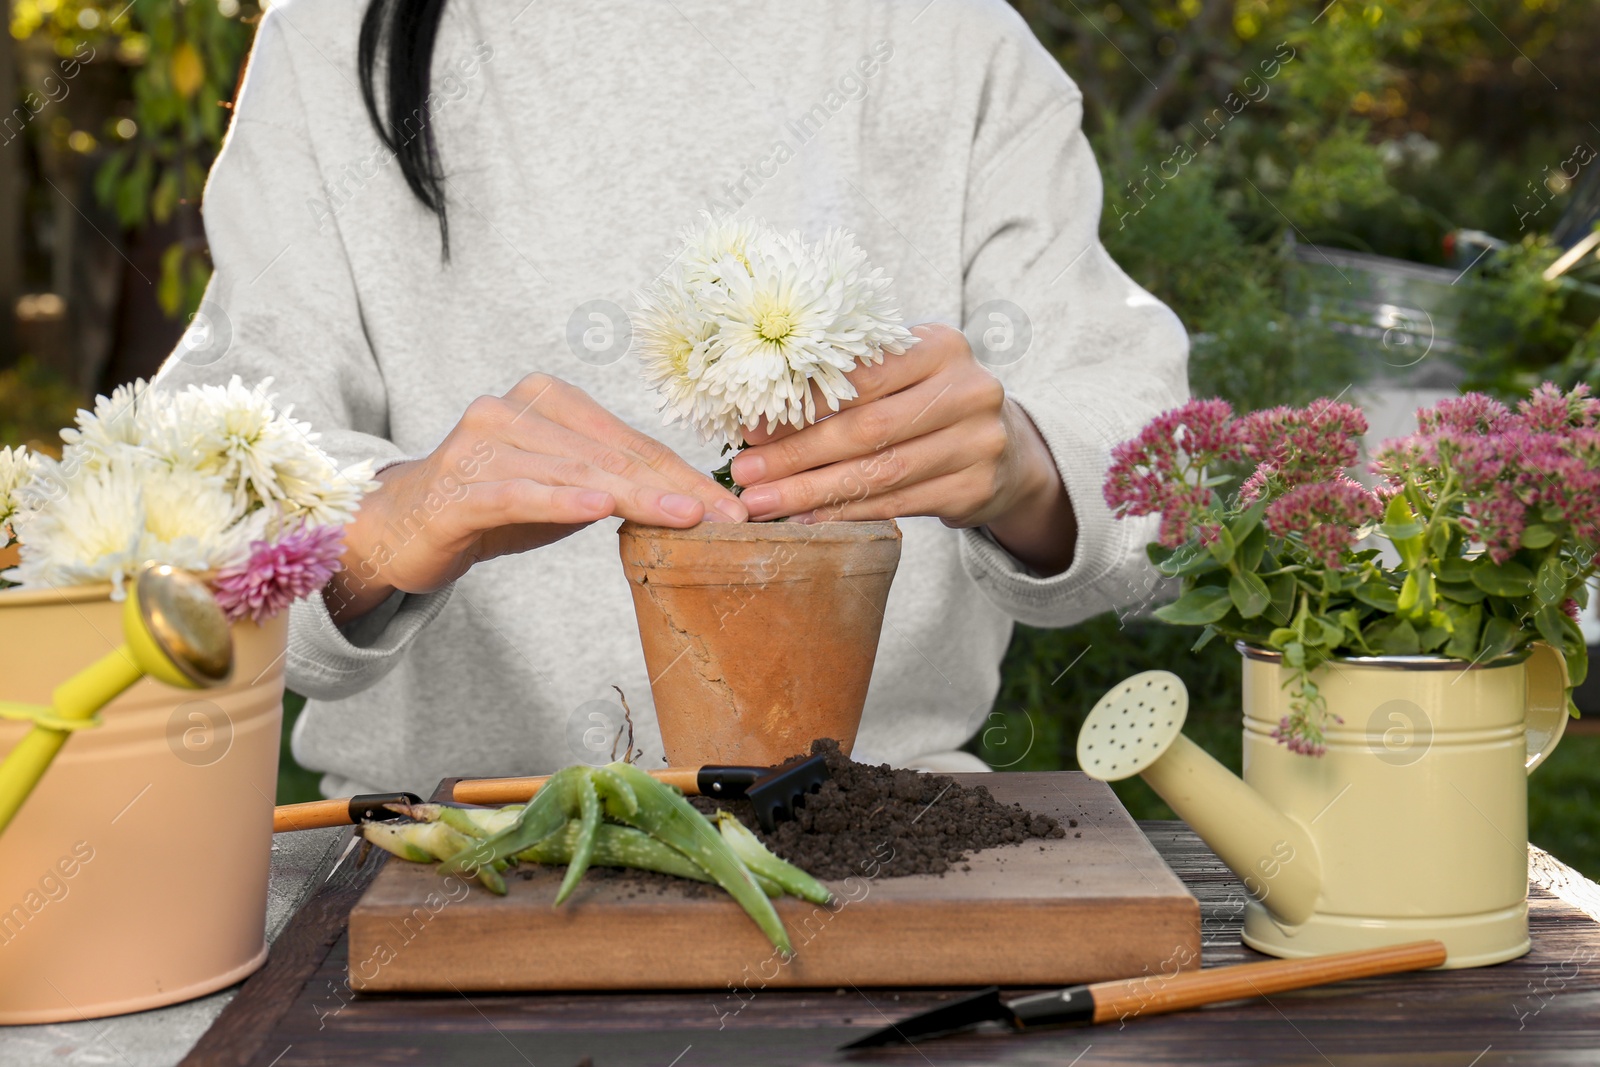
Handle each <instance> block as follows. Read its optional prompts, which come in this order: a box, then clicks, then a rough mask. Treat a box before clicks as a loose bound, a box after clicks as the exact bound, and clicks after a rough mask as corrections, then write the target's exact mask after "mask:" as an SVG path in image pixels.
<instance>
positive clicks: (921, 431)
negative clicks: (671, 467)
mask: <svg viewBox="0 0 1600 1067" xmlns="http://www.w3.org/2000/svg"><path fill="white" fill-rule="evenodd" d="M912 332H913V333H915V334H916V335H917V336H918V337H920V338H922V341H921V342H920V343H919V344H917V345H915V346H914V347H912V348H911V350H910V351H908V352H907V353H906V354H904V355H901V356H889V357H887V358H886V359H885V360H884V361H883V362H882V363H880V364H878V365H876V366H865V367H858V368H856V369H855V370H854V371H852V372H851V373H850V374H849V375H848V377H849V378H850V381H851V382H852V383H853V384H854V385H855V387H856V389H857V391H858V393H859V396H858V397H857V398H856V399H855V400H852V401H846V402H845V403H844V404H843V405H842V410H840V412H839V413H838V414H836V415H833V416H832V417H830V418H827V419H824V420H823V421H821V422H818V423H815V424H814V425H811V426H807V427H805V428H804V429H802V430H794V429H792V428H790V427H781V428H780V429H779V431H778V432H777V433H775V434H768V433H765V432H762V431H756V432H752V433H747V434H746V435H745V437H746V440H747V441H748V442H749V443H750V445H751V446H752V447H749V448H746V449H744V450H743V451H742V452H740V453H739V454H738V456H736V457H735V458H734V460H733V478H734V480H735V481H736V482H738V483H739V484H740V485H741V486H744V487H745V490H744V494H743V495H742V496H741V497H740V499H741V500H742V501H743V502H744V505H745V506H746V507H747V508H749V509H750V518H751V519H752V520H756V521H759V520H763V519H775V518H779V517H780V516H793V517H794V518H795V519H796V520H797V521H802V522H816V521H827V520H860V519H885V518H896V517H899V516H904V515H936V516H938V517H939V518H940V519H942V520H943V521H944V523H945V525H946V526H954V527H969V526H987V527H988V529H989V532H990V533H991V534H993V535H994V537H995V539H996V540H998V541H999V542H1000V543H1001V544H1002V545H1004V546H1005V547H1006V549H1007V550H1008V551H1010V552H1011V553H1012V554H1013V555H1015V556H1016V557H1018V558H1019V559H1021V560H1022V561H1023V562H1025V563H1027V564H1028V565H1029V566H1030V567H1032V568H1033V569H1034V570H1036V571H1038V572H1040V573H1042V574H1056V573H1060V572H1061V571H1063V570H1065V569H1066V568H1067V567H1068V566H1069V565H1070V564H1071V563H1072V555H1073V547H1074V544H1075V542H1076V540H1077V523H1076V520H1075V518H1074V516H1073V512H1072V504H1071V502H1070V501H1069V500H1068V499H1067V492H1066V489H1065V488H1064V487H1063V486H1062V483H1061V476H1060V474H1059V473H1058V472H1057V471H1056V466H1055V461H1054V460H1053V459H1051V457H1050V452H1049V449H1048V448H1046V447H1045V443H1044V439H1043V438H1041V437H1040V436H1039V431H1038V430H1037V429H1035V428H1034V425H1033V421H1032V420H1031V419H1029V418H1028V416H1027V413H1026V412H1024V411H1023V410H1022V408H1020V407H1019V406H1017V404H1016V403H1015V402H1013V401H1011V400H1009V399H1007V398H1006V393H1005V387H1004V386H1003V385H1001V384H1000V381H999V379H997V378H996V377H995V376H994V375H993V374H990V373H989V371H988V369H987V368H985V367H984V366H983V365H982V364H980V363H979V362H978V361H977V359H976V358H975V357H974V356H973V354H972V349H971V347H970V346H969V345H968V344H967V339H966V337H964V336H963V335H962V334H961V332H960V331H959V330H955V329H952V328H950V327H948V326H938V325H930V326H918V327H917V328H916V329H914V330H913V331H912ZM820 406H821V405H820V403H819V407H820Z"/></svg>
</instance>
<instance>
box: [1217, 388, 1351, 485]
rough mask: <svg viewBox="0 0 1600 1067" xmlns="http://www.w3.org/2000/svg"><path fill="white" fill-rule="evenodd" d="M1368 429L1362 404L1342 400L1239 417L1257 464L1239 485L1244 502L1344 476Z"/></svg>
mask: <svg viewBox="0 0 1600 1067" xmlns="http://www.w3.org/2000/svg"><path fill="white" fill-rule="evenodd" d="M1366 432H1367V417H1366V416H1365V415H1363V414H1362V413H1361V409H1360V408H1356V407H1352V406H1351V405H1349V404H1345V403H1341V402H1340V401H1337V400H1326V399H1324V400H1316V401H1313V402H1312V403H1310V404H1308V405H1307V406H1305V407H1303V408H1288V407H1277V408H1267V409H1266V410H1264V411H1256V412H1252V413H1250V414H1249V415H1246V416H1245V417H1244V418H1242V419H1240V420H1239V437H1240V440H1241V442H1242V443H1243V445H1244V450H1245V454H1246V455H1247V456H1249V457H1250V458H1251V459H1253V460H1255V461H1256V464H1257V466H1256V469H1255V473H1253V474H1252V475H1251V476H1250V477H1249V478H1248V479H1247V480H1246V481H1245V483H1244V485H1242V486H1240V488H1239V499H1240V501H1241V502H1242V503H1244V504H1253V503H1255V502H1256V501H1257V500H1260V499H1262V498H1263V497H1270V496H1276V495H1277V494H1278V493H1281V492H1284V491H1285V490H1289V489H1293V488H1294V487H1295V486H1299V485H1305V484H1307V483H1310V482H1317V481H1322V480H1324V479H1327V478H1334V477H1339V476H1342V475H1343V473H1344V471H1345V469H1346V468H1348V467H1350V466H1351V465H1352V464H1354V463H1355V461H1356V456H1357V453H1358V451H1359V447H1360V445H1359V442H1360V440H1361V436H1362V435H1363V434H1365V433H1366Z"/></svg>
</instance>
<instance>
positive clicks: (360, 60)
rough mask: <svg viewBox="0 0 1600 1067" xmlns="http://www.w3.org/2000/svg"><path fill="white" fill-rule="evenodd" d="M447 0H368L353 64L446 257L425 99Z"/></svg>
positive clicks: (435, 148)
mask: <svg viewBox="0 0 1600 1067" xmlns="http://www.w3.org/2000/svg"><path fill="white" fill-rule="evenodd" d="M445 3H446V0H371V2H370V3H369V4H368V5H367V12H366V15H365V16H364V17H363V18H362V20H361V42H360V46H359V49H358V54H357V65H358V69H359V72H360V76H361V98H362V100H364V101H365V102H366V105H367V115H368V117H370V118H371V119H372V125H373V126H374V127H375V128H376V129H377V131H378V137H379V138H380V139H381V140H382V141H383V143H384V145H385V146H386V147H388V149H389V150H390V151H391V152H393V153H394V154H395V158H396V159H397V160H398V161H399V163H400V173H401V174H403V175H404V176H405V179H406V185H408V186H409V187H410V188H411V192H412V194H413V195H414V196H416V198H417V199H418V200H419V201H421V202H422V206H423V207H425V208H427V209H428V210H429V211H431V212H433V213H434V215H436V216H437V217H438V219H439V247H440V253H441V256H442V258H443V259H445V260H446V261H448V260H449V259H450V222H449V218H448V216H447V213H446V209H445V195H444V169H443V168H442V167H441V166H440V164H439V145H438V142H437V141H436V140H435V139H434V135H433V122H432V116H431V115H430V114H429V113H428V107H427V100H428V93H429V90H430V88H431V81H432V71H433V45H434V41H435V39H436V38H437V37H438V35H439V21H440V19H441V18H442V17H443V16H444V6H445ZM380 51H381V52H382V53H383V63H382V70H383V78H384V92H383V101H382V106H381V107H380V106H379V100H378V90H377V79H378V68H379V63H378V54H379V52H380Z"/></svg>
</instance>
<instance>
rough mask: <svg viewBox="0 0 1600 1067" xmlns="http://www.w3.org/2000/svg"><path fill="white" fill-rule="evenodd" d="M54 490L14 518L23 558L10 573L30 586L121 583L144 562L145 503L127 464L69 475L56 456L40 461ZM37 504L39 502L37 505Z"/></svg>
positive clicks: (10, 576)
mask: <svg viewBox="0 0 1600 1067" xmlns="http://www.w3.org/2000/svg"><path fill="white" fill-rule="evenodd" d="M40 466H41V475H42V476H43V477H44V478H45V479H47V481H48V484H49V485H50V486H51V488H52V489H53V490H54V489H64V490H66V491H61V492H52V493H51V494H50V496H49V497H48V498H47V499H42V500H41V499H38V498H34V499H31V500H28V501H27V502H26V504H27V506H25V507H24V508H23V509H22V510H21V511H19V512H17V514H16V516H15V517H14V519H13V520H12V523H13V526H14V528H15V530H16V534H17V540H18V541H20V542H21V545H22V547H21V549H20V553H21V557H22V558H21V562H20V563H19V564H18V565H17V566H16V567H14V568H12V569H11V570H9V571H7V572H6V573H5V577H6V578H7V579H8V580H10V581H16V582H21V583H22V584H24V585H31V586H54V587H61V586H73V585H83V584H85V583H87V582H94V581H102V580H105V579H107V578H110V579H112V580H113V581H119V580H120V579H121V578H122V577H123V576H125V575H127V574H130V573H132V571H133V569H134V568H135V567H137V566H138V565H139V564H140V563H141V562H143V560H142V559H141V557H140V554H139V548H140V543H141V542H142V541H143V540H144V507H143V503H142V502H141V500H140V497H139V481H138V479H137V478H136V477H130V476H129V475H128V474H127V473H126V472H127V470H128V468H127V467H126V466H124V465H122V464H116V465H106V466H100V467H88V466H83V467H80V468H79V469H78V471H77V472H76V473H75V474H74V475H72V476H68V475H66V474H65V473H64V472H62V471H61V470H60V467H59V465H58V464H57V463H56V462H55V461H54V460H49V459H45V460H42V461H41V463H40ZM34 505H37V506H34Z"/></svg>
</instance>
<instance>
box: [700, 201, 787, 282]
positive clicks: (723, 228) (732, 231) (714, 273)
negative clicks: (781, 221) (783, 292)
mask: <svg viewBox="0 0 1600 1067" xmlns="http://www.w3.org/2000/svg"><path fill="white" fill-rule="evenodd" d="M701 214H702V215H703V216H704V217H705V222H704V223H703V224H702V225H701V227H700V229H699V230H689V231H685V232H684V234H683V235H682V236H683V243H684V247H683V251H682V252H681V253H680V254H679V258H680V260H681V263H682V272H683V273H682V277H683V281H684V283H685V284H687V285H688V286H691V287H693V286H700V285H720V284H721V283H722V280H723V277H724V273H725V272H726V271H728V270H732V269H736V268H733V267H731V266H729V265H727V264H725V263H724V262H723V261H724V260H726V259H729V258H732V259H733V260H734V262H735V263H736V264H737V265H738V266H739V267H742V268H743V269H744V271H745V272H746V273H748V272H749V270H750V250H751V248H752V247H753V246H755V245H756V244H757V243H759V242H760V241H762V240H764V239H766V238H767V237H768V236H770V232H769V231H768V230H767V229H766V227H765V226H763V224H762V223H760V222H757V221H756V220H754V219H739V218H734V217H733V216H731V215H725V216H723V217H722V218H716V217H713V216H712V215H711V213H710V212H702V213H701Z"/></svg>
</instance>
